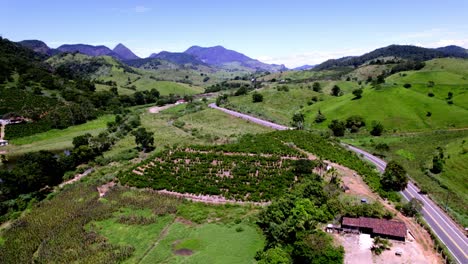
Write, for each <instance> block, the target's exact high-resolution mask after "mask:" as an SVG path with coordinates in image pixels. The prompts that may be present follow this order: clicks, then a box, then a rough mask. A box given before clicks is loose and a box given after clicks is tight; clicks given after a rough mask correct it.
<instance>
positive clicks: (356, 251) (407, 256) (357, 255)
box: [330, 163, 442, 264]
mask: <svg viewBox="0 0 468 264" xmlns="http://www.w3.org/2000/svg"><path fill="white" fill-rule="evenodd" d="M330 165H332V166H333V167H334V168H336V169H337V171H338V173H339V174H340V176H341V179H342V181H343V184H344V185H346V186H347V187H348V188H349V190H348V191H347V192H346V193H347V194H348V195H355V196H358V197H361V198H367V199H369V200H370V201H372V200H374V201H380V202H381V203H382V204H383V205H384V206H385V208H387V209H388V210H389V211H391V212H392V213H394V214H395V219H396V220H400V221H403V222H405V224H406V227H407V228H408V230H409V232H410V234H409V235H408V236H407V238H406V242H405V243H402V242H399V241H393V240H391V242H392V244H393V247H392V249H391V250H390V251H386V252H384V253H382V255H380V256H372V254H371V251H370V247H369V248H368V249H365V250H363V249H361V248H359V236H358V235H351V234H348V235H343V236H342V235H335V238H336V239H337V240H338V241H339V242H340V243H341V244H342V245H343V247H344V248H345V263H356V264H357V263H363V264H365V263H421V264H422V263H442V258H441V257H440V255H439V254H437V253H436V252H435V250H434V243H433V241H432V240H431V238H430V236H429V233H428V232H427V231H426V230H424V228H422V227H421V226H420V225H419V224H417V223H416V222H415V221H414V220H413V219H411V218H408V217H405V216H404V215H402V214H401V213H399V212H398V211H397V210H395V208H394V207H393V206H391V205H390V204H389V203H388V202H387V201H384V200H383V199H381V198H380V197H379V196H378V195H376V194H375V193H373V192H372V191H371V190H370V189H369V187H368V186H367V185H366V184H365V182H364V181H363V180H362V178H361V177H360V176H359V175H358V174H357V173H356V172H354V171H353V170H350V169H349V168H346V167H343V166H341V165H338V164H333V163H331V164H330ZM361 236H362V235H361ZM361 244H362V238H361ZM361 247H362V246H361ZM397 248H398V249H401V250H402V251H403V256H401V257H399V256H396V255H395V250H396V249H397ZM369 256H370V257H369Z"/></svg>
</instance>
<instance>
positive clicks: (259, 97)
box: [252, 92, 263, 103]
mask: <svg viewBox="0 0 468 264" xmlns="http://www.w3.org/2000/svg"><path fill="white" fill-rule="evenodd" d="M252 102H253V103H259V102H263V95H262V94H259V93H257V92H255V93H253V94H252Z"/></svg>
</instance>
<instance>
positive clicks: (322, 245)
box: [292, 230, 344, 264]
mask: <svg viewBox="0 0 468 264" xmlns="http://www.w3.org/2000/svg"><path fill="white" fill-rule="evenodd" d="M292 257H293V261H294V263H314V264H315V263H317V264H318V263H320V264H322V263H343V257H344V249H343V247H341V246H340V247H334V246H333V239H332V238H331V236H329V235H327V234H326V233H325V232H323V231H320V230H318V231H313V232H312V233H310V234H307V235H305V236H304V237H303V238H302V239H299V240H298V241H297V242H296V243H294V245H293V252H292Z"/></svg>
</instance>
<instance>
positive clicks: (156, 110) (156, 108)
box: [148, 104, 176, 114]
mask: <svg viewBox="0 0 468 264" xmlns="http://www.w3.org/2000/svg"><path fill="white" fill-rule="evenodd" d="M174 106H176V104H168V105H163V106H153V107H150V108H149V109H148V112H150V113H152V114H157V113H159V112H161V111H164V110H166V109H169V108H171V107H174Z"/></svg>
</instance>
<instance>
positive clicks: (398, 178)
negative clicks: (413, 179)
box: [380, 160, 408, 191]
mask: <svg viewBox="0 0 468 264" xmlns="http://www.w3.org/2000/svg"><path fill="white" fill-rule="evenodd" d="M380 182H381V184H382V187H383V188H384V189H385V190H388V191H402V190H404V189H405V188H406V186H407V185H408V176H407V175H406V170H405V169H404V168H403V166H401V165H400V164H398V163H397V162H396V161H393V160H392V161H390V162H389V163H388V164H387V167H386V168H385V171H384V173H383V175H382V178H381V179H380Z"/></svg>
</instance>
